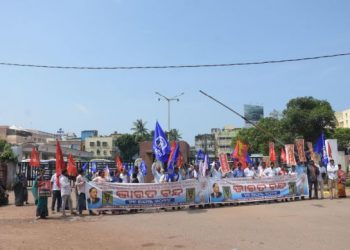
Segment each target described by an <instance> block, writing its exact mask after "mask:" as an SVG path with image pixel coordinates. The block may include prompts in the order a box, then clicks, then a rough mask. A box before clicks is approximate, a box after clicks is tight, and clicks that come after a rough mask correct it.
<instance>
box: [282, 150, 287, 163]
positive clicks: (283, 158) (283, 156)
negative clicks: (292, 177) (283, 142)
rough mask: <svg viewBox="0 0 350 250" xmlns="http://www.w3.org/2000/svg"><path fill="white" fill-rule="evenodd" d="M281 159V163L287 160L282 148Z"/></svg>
mask: <svg viewBox="0 0 350 250" xmlns="http://www.w3.org/2000/svg"><path fill="white" fill-rule="evenodd" d="M281 161H282V162H283V163H286V162H287V158H286V152H285V151H284V148H282V149H281Z"/></svg>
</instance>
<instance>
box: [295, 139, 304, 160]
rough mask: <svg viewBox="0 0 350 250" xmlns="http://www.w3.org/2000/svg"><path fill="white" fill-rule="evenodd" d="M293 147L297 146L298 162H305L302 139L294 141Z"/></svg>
mask: <svg viewBox="0 0 350 250" xmlns="http://www.w3.org/2000/svg"><path fill="white" fill-rule="evenodd" d="M295 145H296V146H297V152H298V156H299V161H301V162H306V156H305V151H304V139H295Z"/></svg>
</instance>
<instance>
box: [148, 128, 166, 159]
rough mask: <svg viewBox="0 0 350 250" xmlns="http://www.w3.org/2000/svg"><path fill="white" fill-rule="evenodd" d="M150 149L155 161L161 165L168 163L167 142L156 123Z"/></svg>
mask: <svg viewBox="0 0 350 250" xmlns="http://www.w3.org/2000/svg"><path fill="white" fill-rule="evenodd" d="M152 148H153V152H154V154H155V156H156V158H157V160H159V161H161V162H163V163H165V162H167V161H168V154H169V153H170V146H169V142H168V140H167V138H166V136H165V133H164V131H163V129H162V128H161V126H160V125H159V123H158V122H156V128H155V130H154V137H153V145H152Z"/></svg>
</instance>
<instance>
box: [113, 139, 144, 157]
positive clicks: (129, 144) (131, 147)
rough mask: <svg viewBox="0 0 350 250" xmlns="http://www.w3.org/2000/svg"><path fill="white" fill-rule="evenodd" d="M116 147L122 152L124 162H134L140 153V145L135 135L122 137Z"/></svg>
mask: <svg viewBox="0 0 350 250" xmlns="http://www.w3.org/2000/svg"><path fill="white" fill-rule="evenodd" d="M116 146H117V147H118V148H119V150H120V155H121V157H122V159H123V161H132V160H133V157H134V156H135V155H136V154H137V153H138V152H139V144H138V142H137V141H136V140H135V136H134V135H130V134H123V135H121V136H120V137H118V139H117V141H116Z"/></svg>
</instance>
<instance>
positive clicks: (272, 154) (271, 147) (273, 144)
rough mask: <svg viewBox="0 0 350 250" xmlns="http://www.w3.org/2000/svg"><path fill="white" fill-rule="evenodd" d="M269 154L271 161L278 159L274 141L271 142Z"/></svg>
mask: <svg viewBox="0 0 350 250" xmlns="http://www.w3.org/2000/svg"><path fill="white" fill-rule="evenodd" d="M269 156H270V162H275V161H276V153H275V143H273V142H269Z"/></svg>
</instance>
